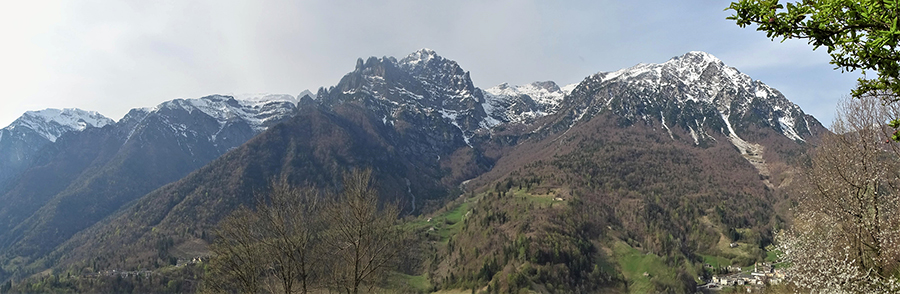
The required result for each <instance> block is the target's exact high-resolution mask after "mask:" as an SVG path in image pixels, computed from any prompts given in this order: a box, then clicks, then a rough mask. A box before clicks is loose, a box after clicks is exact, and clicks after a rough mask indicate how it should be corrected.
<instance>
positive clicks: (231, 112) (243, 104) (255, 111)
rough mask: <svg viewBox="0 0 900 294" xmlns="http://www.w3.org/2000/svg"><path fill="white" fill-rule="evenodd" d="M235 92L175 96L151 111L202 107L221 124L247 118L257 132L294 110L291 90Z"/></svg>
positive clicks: (188, 109) (195, 109) (202, 110)
mask: <svg viewBox="0 0 900 294" xmlns="http://www.w3.org/2000/svg"><path fill="white" fill-rule="evenodd" d="M237 96H238V97H239V98H235V97H234V96H226V95H210V96H206V97H202V98H193V99H175V100H171V101H167V102H163V103H162V104H160V105H158V106H156V107H154V108H153V109H152V110H151V112H159V111H160V110H161V109H183V110H185V111H187V112H188V113H193V112H194V111H200V112H202V113H204V114H206V115H207V116H209V117H212V118H214V119H215V120H216V121H217V122H218V123H219V125H220V126H221V127H225V126H226V125H227V124H229V123H233V122H235V121H244V122H246V123H247V124H249V125H250V127H251V128H252V129H253V130H254V131H255V132H260V131H262V130H265V129H266V128H268V126H269V125H270V124H271V123H272V122H274V121H280V120H281V119H283V118H286V117H288V116H290V115H291V114H293V112H294V110H295V109H296V106H297V98H296V97H294V96H292V95H288V94H242V95H237Z"/></svg>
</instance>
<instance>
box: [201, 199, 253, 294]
mask: <svg viewBox="0 0 900 294" xmlns="http://www.w3.org/2000/svg"><path fill="white" fill-rule="evenodd" d="M258 223H259V218H258V217H257V215H256V214H255V213H254V212H253V211H251V210H250V209H247V208H246V207H241V208H239V209H238V210H236V211H234V212H233V213H232V214H231V215H229V216H227V217H226V218H225V219H224V220H222V222H221V223H220V228H219V229H218V230H217V232H216V233H217V234H218V236H219V237H218V239H217V240H216V242H214V243H213V244H212V246H210V250H211V251H212V252H213V255H212V259H211V260H210V268H211V271H210V274H209V278H208V279H207V282H208V283H209V286H210V288H211V290H213V291H215V292H223V293H259V292H260V280H261V278H262V273H263V264H262V263H261V262H260V261H261V260H263V259H264V258H263V249H262V248H261V246H260V244H259V242H258V240H259V239H260V236H259V234H258V232H256V231H255V230H254V229H253V228H254V227H256V224H258Z"/></svg>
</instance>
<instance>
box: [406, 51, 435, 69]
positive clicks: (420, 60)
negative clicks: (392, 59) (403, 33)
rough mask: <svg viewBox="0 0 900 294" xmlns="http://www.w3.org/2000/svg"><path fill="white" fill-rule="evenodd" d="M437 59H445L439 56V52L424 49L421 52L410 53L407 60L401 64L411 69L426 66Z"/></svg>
mask: <svg viewBox="0 0 900 294" xmlns="http://www.w3.org/2000/svg"><path fill="white" fill-rule="evenodd" d="M435 59H436V60H438V61H440V60H442V59H443V58H442V57H440V56H439V55H437V52H434V50H431V49H428V48H422V49H420V50H419V51H416V52H413V53H410V54H409V55H407V56H406V58H403V59H401V60H400V64H401V65H406V66H410V67H415V66H425V65H427V64H428V63H429V62H431V61H432V60H435Z"/></svg>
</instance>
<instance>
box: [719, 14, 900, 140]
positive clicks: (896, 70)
mask: <svg viewBox="0 0 900 294" xmlns="http://www.w3.org/2000/svg"><path fill="white" fill-rule="evenodd" d="M728 10H733V11H734V14H733V15H732V16H730V17H728V19H730V20H734V21H736V22H737V25H738V26H741V27H746V26H748V25H751V24H755V25H757V26H758V27H757V29H756V30H758V31H764V32H766V36H768V37H769V38H771V39H773V40H774V39H776V38H781V39H782V41H784V40H787V39H806V40H808V41H809V44H810V45H813V50H815V49H818V48H820V47H823V46H824V47H825V48H826V49H827V50H828V54H829V55H831V62H830V63H831V64H834V65H835V67H836V69H841V70H843V71H851V72H852V71H856V70H861V71H862V73H863V76H862V77H861V78H859V79H858V84H857V87H856V88H855V89H853V90H852V92H851V93H852V95H853V97H856V98H860V97H864V96H874V97H879V98H881V99H884V100H885V101H888V102H897V101H900V81H898V79H900V47H898V41H900V0H803V1H796V2H787V3H784V4H782V3H779V1H778V0H741V1H739V2H732V3H731V6H729V7H728ZM870 72H871V73H874V74H875V76H874V77H870V76H869V75H868V74H869V73H870ZM891 125H892V126H893V127H894V128H897V127H900V118H893V121H892V122H891ZM893 138H894V140H900V136H898V134H897V133H894V136H893Z"/></svg>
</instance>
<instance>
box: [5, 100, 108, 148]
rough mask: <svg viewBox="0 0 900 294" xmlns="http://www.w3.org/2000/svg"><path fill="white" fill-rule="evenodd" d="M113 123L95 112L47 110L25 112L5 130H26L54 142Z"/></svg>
mask: <svg viewBox="0 0 900 294" xmlns="http://www.w3.org/2000/svg"><path fill="white" fill-rule="evenodd" d="M114 123H115V121H113V120H112V119H110V118H107V117H105V116H103V115H101V114H99V113H97V112H96V111H85V110H81V109H77V108H65V109H54V108H48V109H44V110H38V111H28V112H25V114H23V115H22V116H21V117H19V118H18V119H16V120H15V121H14V122H13V123H12V124H10V125H9V126H8V127H6V129H9V130H12V129H16V128H28V129H31V130H33V131H35V132H36V133H38V134H39V135H40V136H42V137H44V138H46V139H47V140H50V141H51V142H56V139H57V138H59V136H61V135H62V134H64V133H66V132H71V131H83V130H85V129H86V128H89V127H94V128H102V127H104V126H106V125H110V124H114Z"/></svg>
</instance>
